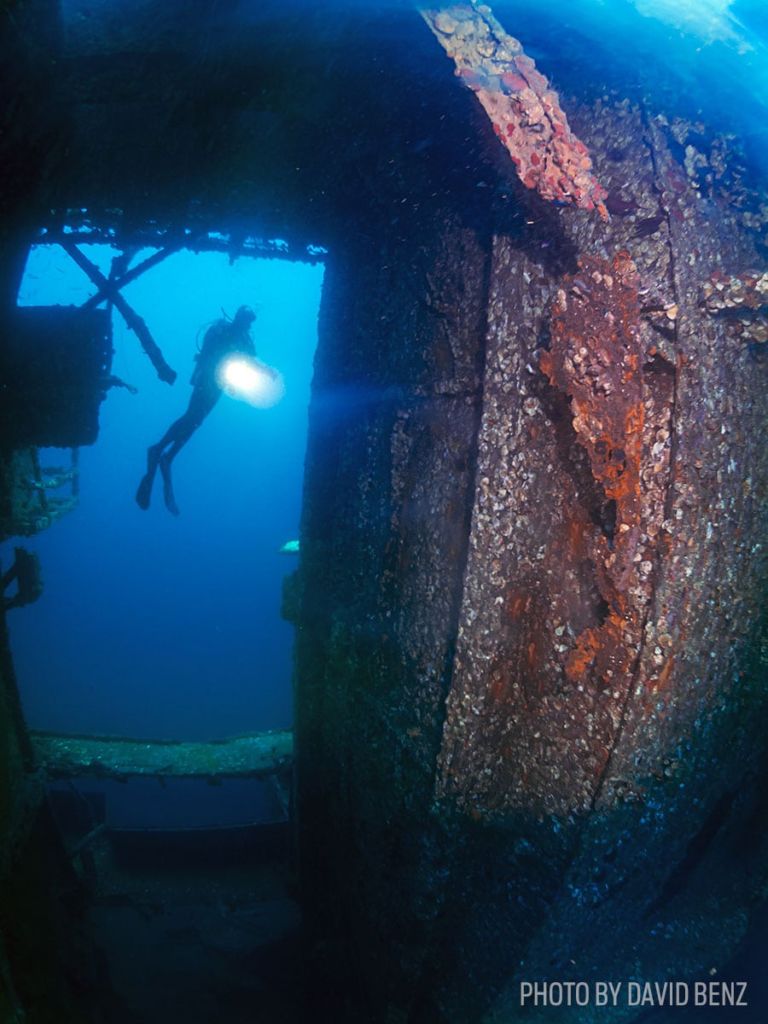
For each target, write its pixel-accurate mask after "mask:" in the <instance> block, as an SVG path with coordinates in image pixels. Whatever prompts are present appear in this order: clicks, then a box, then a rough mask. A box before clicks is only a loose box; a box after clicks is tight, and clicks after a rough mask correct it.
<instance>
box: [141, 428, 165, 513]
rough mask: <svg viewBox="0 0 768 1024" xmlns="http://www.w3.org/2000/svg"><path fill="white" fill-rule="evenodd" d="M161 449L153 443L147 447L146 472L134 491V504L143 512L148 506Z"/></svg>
mask: <svg viewBox="0 0 768 1024" xmlns="http://www.w3.org/2000/svg"><path fill="white" fill-rule="evenodd" d="M161 451H162V449H161V448H160V446H159V445H156V444H153V445H151V446H150V447H149V448H147V472H146V473H145V474H144V476H143V477H142V478H141V483H140V484H139V489H138V490H137V491H136V504H137V505H138V506H139V508H141V509H143V510H144V511H145V512H146V511H147V509H148V508H149V503H150V501H151V499H152V485H153V484H154V482H155V473H156V472H157V463H158V461H159V459H160V452H161Z"/></svg>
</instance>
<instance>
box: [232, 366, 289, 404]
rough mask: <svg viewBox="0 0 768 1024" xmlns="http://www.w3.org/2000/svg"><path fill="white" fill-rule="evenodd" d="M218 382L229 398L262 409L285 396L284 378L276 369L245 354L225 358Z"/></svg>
mask: <svg viewBox="0 0 768 1024" xmlns="http://www.w3.org/2000/svg"><path fill="white" fill-rule="evenodd" d="M216 380H217V382H218V385H219V387H220V388H221V390H222V391H223V392H224V393H225V394H227V395H229V396H230V398H238V399H240V400H241V401H243V402H248V403H249V404H250V405H255V406H256V407H257V408H259V409H269V408H270V407H271V406H273V405H276V404H277V403H278V402H279V401H280V399H281V398H282V397H283V395H284V394H285V385H284V384H283V378H282V375H281V374H280V373H278V371H277V370H275V369H273V367H271V366H267V364H266V363H262V362H260V361H259V360H258V359H254V358H253V357H251V356H246V355H243V354H242V353H236V354H235V355H232V356H227V358H226V359H222V361H221V362H220V363H219V366H218V368H217V370H216Z"/></svg>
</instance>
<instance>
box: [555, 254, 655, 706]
mask: <svg viewBox="0 0 768 1024" xmlns="http://www.w3.org/2000/svg"><path fill="white" fill-rule="evenodd" d="M580 268H581V273H580V274H578V275H576V276H574V277H567V278H566V279H565V280H564V282H563V284H564V287H563V288H561V289H559V291H558V293H557V298H556V300H555V307H554V311H553V318H552V333H551V348H550V350H549V351H547V352H544V353H543V355H542V358H541V368H542V370H543V371H544V373H545V374H546V376H547V378H548V379H549V382H550V383H551V384H552V385H553V386H554V387H555V388H557V389H558V390H559V391H562V392H564V393H565V394H567V395H568V396H569V397H570V399H571V412H572V415H573V428H574V430H575V432H576V437H577V440H578V442H579V444H581V445H582V447H583V448H585V449H586V452H587V455H588V457H589V463H590V468H591V471H592V476H593V477H594V479H595V481H596V482H597V484H598V485H599V487H600V488H601V489H602V491H603V493H604V495H605V502H606V506H605V511H604V527H603V529H600V530H597V529H596V530H594V531H593V536H592V538H591V543H590V547H591V549H592V550H591V552H590V558H591V561H592V562H593V564H594V565H595V569H596V582H597V586H598V590H599V592H600V596H601V598H602V600H603V601H604V602H605V606H606V614H605V617H604V620H603V622H601V623H600V625H598V626H595V627H590V628H588V629H586V630H584V632H583V633H582V634H581V635H580V636H579V637H578V638H577V640H576V645H575V647H574V648H573V650H572V651H571V652H570V654H569V655H568V658H567V661H566V665H565V671H566V676H567V677H568V678H569V679H570V680H572V681H574V682H575V681H577V680H581V679H582V678H584V677H585V676H587V675H590V676H591V677H592V678H597V679H599V680H600V681H601V682H602V683H603V684H604V685H609V686H610V685H611V680H612V679H613V678H616V679H623V678H626V677H627V675H628V674H629V673H630V670H631V666H632V662H633V661H634V660H635V658H636V656H637V650H638V645H639V642H640V640H641V629H642V621H641V619H642V612H643V608H644V606H645V604H646V602H647V599H648V598H649V596H650V591H651V582H650V577H651V573H652V569H653V565H652V562H651V561H649V560H648V558H647V556H646V557H641V558H639V559H638V558H637V555H638V554H640V553H641V549H642V546H641V544H640V535H641V529H642V522H641V520H642V516H643V512H644V506H645V501H644V495H643V491H642V483H641V471H642V468H643V465H642V464H643V434H644V430H643V427H644V420H645V405H644V401H643V380H642V366H641V363H642V361H643V357H642V354H641V350H640V341H639V325H640V308H639V303H638V294H637V291H638V284H637V272H636V268H635V265H634V263H633V262H632V261H631V259H630V258H629V255H628V253H626V252H620V253H618V254H617V255H616V256H615V257H614V259H613V261H612V263H610V264H608V263H605V262H604V261H602V260H598V259H594V258H588V257H584V258H582V259H581V260H580Z"/></svg>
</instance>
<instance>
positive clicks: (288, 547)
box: [278, 540, 299, 555]
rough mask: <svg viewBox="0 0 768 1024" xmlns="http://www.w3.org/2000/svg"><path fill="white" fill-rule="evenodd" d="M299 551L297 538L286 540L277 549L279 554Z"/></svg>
mask: <svg viewBox="0 0 768 1024" xmlns="http://www.w3.org/2000/svg"><path fill="white" fill-rule="evenodd" d="M298 553H299V542H298V541H297V540H287V541H286V542H285V544H283V546H282V547H281V548H279V549H278V554H280V555H298Z"/></svg>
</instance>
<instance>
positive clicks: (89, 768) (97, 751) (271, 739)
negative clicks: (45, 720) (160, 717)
mask: <svg viewBox="0 0 768 1024" xmlns="http://www.w3.org/2000/svg"><path fill="white" fill-rule="evenodd" d="M31 738H32V745H33V748H34V752H35V758H36V760H37V762H38V764H39V765H40V767H41V768H42V769H43V770H44V771H45V773H46V775H47V776H48V777H49V778H54V779H56V778H74V777H76V776H80V775H90V776H95V777H98V778H112V779H119V780H125V779H128V778H131V777H133V776H150V777H156V778H205V779H209V780H211V781H218V780H220V779H226V778H241V779H242V778H264V777H267V776H270V775H273V774H274V773H275V772H280V771H284V770H285V769H286V768H289V767H290V765H291V764H292V762H293V733H292V732H290V731H275V732H259V733H251V734H249V735H245V736H235V737H232V738H231V739H225V740H212V741H207V742H193V743H190V742H180V741H177V740H136V739H127V738H123V737H117V736H67V735H61V734H58V733H49V732H32V733H31Z"/></svg>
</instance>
